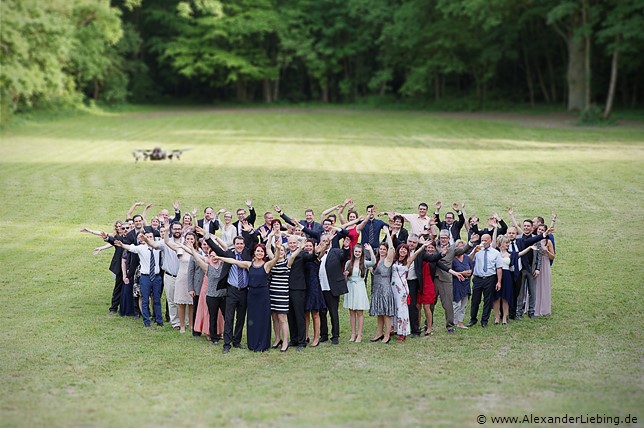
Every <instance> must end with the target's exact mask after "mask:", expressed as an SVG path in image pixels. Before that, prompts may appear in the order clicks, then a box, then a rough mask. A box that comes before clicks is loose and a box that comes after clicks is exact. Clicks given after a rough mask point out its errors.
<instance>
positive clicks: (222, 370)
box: [0, 108, 644, 427]
mask: <svg viewBox="0 0 644 428" xmlns="http://www.w3.org/2000/svg"><path fill="white" fill-rule="evenodd" d="M0 138H1V140H0V148H1V149H2V156H1V157H0V167H1V168H0V178H1V182H2V188H1V189H2V190H0V197H2V208H1V210H2V211H1V213H2V215H1V217H0V218H1V220H0V226H1V227H0V239H1V241H2V245H1V246H0V263H1V266H2V270H1V272H2V274H0V302H2V305H3V316H2V317H1V318H0V319H1V320H2V327H1V331H2V334H1V335H0V337H1V338H0V426H45V425H47V426H110V427H111V426H135V425H138V426H152V425H162V426H169V425H174V426H188V425H189V423H191V424H193V425H195V426H211V425H217V426H222V425H224V424H226V425H230V424H235V425H238V426H255V425H263V426H276V425H279V426H282V425H286V426H307V425H316V426H317V425H321V426H337V425H351V426H370V427H371V426H383V427H385V426H448V425H454V426H476V425H477V423H476V417H477V416H478V415H480V414H483V415H486V416H487V417H488V421H489V417H491V416H502V415H515V416H521V417H523V415H524V414H526V413H528V414H530V413H533V414H538V415H541V416H546V415H552V416H557V415H558V416H562V415H564V414H569V415H586V414H591V415H593V414H597V413H598V414H600V415H603V414H606V415H608V416H622V417H623V416H626V415H628V414H629V413H630V414H631V415H635V416H637V417H638V418H643V419H644V411H643V410H644V406H643V405H642V403H643V402H644V400H643V398H644V397H643V386H644V383H643V382H642V379H643V375H644V372H643V363H642V362H643V361H644V360H643V357H644V355H643V352H642V345H643V340H642V327H643V323H642V319H643V315H644V314H643V312H644V311H643V308H644V305H643V304H642V298H643V297H644V296H643V294H644V293H643V292H642V274H643V273H644V272H643V269H642V268H641V266H640V263H641V261H642V260H643V258H644V251H643V250H642V246H641V242H642V239H643V238H644V233H642V225H644V221H643V220H644V210H643V209H644V206H643V205H644V204H643V201H644V198H643V196H644V177H643V174H642V170H643V167H644V125H640V126H633V125H631V126H620V127H610V128H600V129H595V128H578V127H529V126H527V125H522V124H520V123H516V122H511V121H480V120H475V119H463V118H459V117H450V116H449V115H448V116H445V115H438V114H429V113H421V112H374V111H371V112H361V111H355V110H346V111H345V110H339V109H333V110H314V109H309V110H283V111H282V110H243V109H239V110H234V109H233V110H211V109H190V108H181V109H167V108H165V109H159V110H153V109H150V108H146V109H141V110H138V111H137V110H135V111H132V112H125V113H105V114H102V115H81V116H76V117H70V118H67V119H58V120H55V121H54V120H52V121H45V120H40V121H35V122H27V123H25V124H23V125H21V126H17V127H13V128H11V129H8V130H4V131H2V132H1V133H0ZM155 145H161V146H163V147H164V148H166V149H173V148H190V150H189V151H187V152H186V153H185V154H184V156H183V158H182V159H181V161H178V162H177V161H175V162H172V163H170V162H165V163H162V162H156V163H153V162H139V163H138V164H135V163H134V161H133V158H132V155H131V151H132V150H133V149H136V148H152V147H154V146H155ZM247 196H251V197H252V198H253V201H254V205H255V206H256V207H257V211H258V214H259V215H261V214H262V213H263V212H264V211H266V210H268V209H270V207H271V206H272V205H273V204H274V203H279V204H281V206H282V207H283V209H284V210H285V211H286V212H287V213H289V214H294V215H296V216H302V213H303V211H304V208H307V207H311V208H313V209H315V210H316V212H317V213H319V212H321V211H322V210H323V209H325V208H328V207H329V206H331V205H334V204H337V203H339V202H341V201H342V200H343V199H344V197H346V196H351V197H353V199H354V200H355V201H356V202H357V204H358V206H359V207H360V209H361V210H364V207H365V206H366V205H367V204H369V203H376V204H377V205H378V206H379V207H380V208H381V209H396V210H398V211H403V212H414V211H415V209H416V206H417V205H418V203H419V202H421V201H426V202H428V203H430V206H431V205H432V204H433V202H435V201H436V200H442V201H443V203H444V206H447V205H451V203H452V202H454V201H461V200H465V201H466V202H467V212H468V214H470V213H471V214H478V215H479V216H481V217H483V216H486V215H488V214H489V213H491V212H492V211H494V210H497V211H499V213H500V214H501V215H502V216H503V217H504V218H506V219H507V214H506V213H505V209H506V208H507V207H508V206H509V205H512V206H513V207H514V208H515V212H516V214H517V218H519V219H521V218H524V217H530V218H532V217H533V216H535V215H542V216H544V217H546V218H548V217H549V213H550V211H551V210H553V209H555V210H556V211H557V213H558V215H559V218H558V221H557V231H556V243H557V259H556V261H555V264H554V266H553V314H552V316H550V317H548V318H544V319H538V320H534V321H530V320H526V321H521V322H520V323H513V324H511V325H510V326H508V327H507V328H506V329H501V328H493V327H491V328H488V329H487V330H483V329H481V328H473V329H470V330H468V331H458V334H457V335H455V336H448V335H447V334H446V333H445V332H444V329H442V328H440V327H441V326H442V324H443V322H444V315H443V312H442V309H437V313H436V326H437V327H439V328H438V333H437V334H436V335H435V336H433V337H430V338H428V339H424V338H423V339H415V340H408V341H407V342H406V343H404V344H395V343H390V344H389V345H383V344H381V343H377V344H371V343H368V342H367V343H361V344H354V343H348V334H347V332H348V331H349V324H348V315H347V314H346V313H345V311H344V310H341V313H342V318H341V336H342V337H341V345H340V346H338V347H332V346H331V345H329V344H322V345H321V346H320V347H318V348H316V349H307V350H306V351H305V352H302V353H295V352H291V351H289V352H287V353H286V354H280V353H279V352H269V353H266V354H261V355H258V354H253V353H249V352H246V351H237V350H233V352H232V353H231V354H229V355H226V356H224V355H222V353H221V347H213V346H211V345H208V344H207V343H206V341H205V340H201V341H196V340H194V339H192V338H191V337H189V336H179V334H177V333H176V332H175V331H173V330H171V329H170V328H169V327H165V328H163V329H159V328H153V329H151V330H144V329H143V328H142V323H141V322H136V321H135V320H133V319H129V318H128V319H123V318H120V317H114V316H110V315H108V311H107V309H108V304H109V299H110V295H111V290H112V285H113V282H112V278H111V275H110V273H109V271H108V270H107V267H108V265H109V260H110V258H111V251H105V252H103V253H102V254H101V255H100V256H98V257H94V256H92V254H91V250H92V249H93V248H94V247H95V246H98V245H100V243H101V242H100V240H99V239H98V238H96V237H93V236H89V235H85V234H81V233H79V231H78V230H79V228H80V227H81V226H87V227H90V228H96V229H110V225H111V224H112V222H113V221H114V219H116V218H122V217H123V216H124V214H125V211H127V209H128V208H129V206H130V205H131V204H132V202H134V201H136V200H143V201H146V202H151V203H154V204H155V208H154V210H158V209H160V208H162V207H165V208H171V204H172V201H173V200H174V199H176V198H178V199H179V200H180V201H181V203H182V209H184V210H186V211H187V210H190V209H191V208H192V207H198V208H199V209H200V211H201V210H202V209H203V207H204V206H206V205H213V206H214V207H215V208H216V209H217V208H220V207H226V208H228V209H235V208H237V207H240V206H243V202H244V200H245V198H246V197H247ZM444 211H445V210H444ZM626 250H628V251H626ZM374 331H375V320H374V319H372V318H368V319H367V320H366V325H365V334H366V335H370V334H372V333H373V332H374ZM235 351H236V352H235ZM488 423H490V422H488Z"/></svg>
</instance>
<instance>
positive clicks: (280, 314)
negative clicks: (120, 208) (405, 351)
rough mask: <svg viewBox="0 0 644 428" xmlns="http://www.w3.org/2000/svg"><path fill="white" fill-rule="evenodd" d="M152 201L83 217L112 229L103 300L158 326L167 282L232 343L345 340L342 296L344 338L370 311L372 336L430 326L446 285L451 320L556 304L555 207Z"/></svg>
mask: <svg viewBox="0 0 644 428" xmlns="http://www.w3.org/2000/svg"><path fill="white" fill-rule="evenodd" d="M141 206H143V207H144V208H143V212H142V213H141V214H134V211H135V210H136V209H137V208H138V207H141ZM151 207H152V205H151V204H148V205H146V204H144V203H143V202H137V203H135V204H134V205H133V206H132V207H131V208H130V210H129V211H128V212H127V214H126V220H124V221H120V220H118V221H116V222H115V223H114V231H113V233H106V232H103V231H98V230H91V229H88V228H82V229H81V232H87V233H92V234H95V235H98V236H100V237H101V238H102V239H103V240H104V241H105V242H106V244H105V245H103V246H102V247H98V248H96V249H95V250H94V254H95V255H96V254H98V253H100V252H101V251H103V250H106V249H109V248H114V254H113V257H112V260H111V264H110V271H111V272H112V273H113V275H114V278H115V283H114V289H113V293H112V301H111V305H110V309H109V310H110V312H112V313H118V314H120V315H121V316H133V317H136V318H142V320H143V325H144V327H146V328H149V327H151V326H152V324H153V323H155V324H156V325H158V326H163V325H164V317H163V306H164V305H162V295H163V294H164V293H165V322H166V323H168V322H169V323H170V324H171V326H172V328H174V329H175V330H177V331H178V332H179V333H186V332H187V331H191V332H192V335H193V336H195V337H200V336H205V337H206V338H207V339H208V340H210V341H211V342H212V343H213V344H218V343H219V342H220V341H223V352H224V353H229V352H230V351H231V349H233V348H239V349H244V348H248V349H249V350H252V351H255V352H263V351H267V350H269V349H271V348H273V349H279V350H280V351H281V352H286V351H287V350H288V349H289V347H296V348H297V350H298V351H301V350H303V349H305V348H306V347H307V346H308V347H316V346H318V345H319V344H320V343H322V342H326V341H330V342H331V343H332V344H336V345H337V344H338V343H339V339H340V322H339V306H340V299H341V297H342V296H343V307H344V309H347V310H348V311H349V325H350V330H351V335H350V338H349V341H350V342H362V340H363V333H364V317H365V312H368V314H369V316H373V317H376V319H377V327H376V331H375V332H374V333H373V335H372V336H371V337H370V338H369V341H371V342H382V343H389V342H390V341H391V340H392V338H393V337H395V338H396V339H395V340H396V341H398V342H403V341H405V340H406V339H407V337H409V336H411V337H419V336H421V335H422V336H429V335H432V334H433V332H434V321H435V320H434V307H435V305H436V304H437V303H438V300H439V299H440V304H441V306H442V307H443V310H444V313H445V328H446V329H447V333H449V334H453V333H455V329H457V328H461V329H467V328H470V327H473V326H474V325H476V324H477V323H480V326H481V327H483V328H486V327H487V326H488V323H489V320H490V317H491V316H493V317H494V324H495V325H500V326H506V325H507V324H508V322H509V321H510V320H514V321H518V320H521V319H522V318H523V317H524V315H525V314H527V316H528V317H529V318H534V317H537V316H546V315H549V314H550V311H551V309H550V308H551V270H550V269H551V265H552V262H553V260H554V258H555V241H554V236H553V232H554V225H555V222H556V214H555V213H554V212H553V213H552V219H551V224H550V225H549V226H547V225H546V224H545V221H544V219H543V218H542V217H539V216H537V217H534V218H533V219H525V220H523V222H522V224H519V223H517V221H516V219H515V217H514V212H513V210H512V208H509V209H508V210H507V212H508V216H509V219H510V221H511V225H510V226H508V225H507V224H506V222H505V221H504V220H503V219H502V218H501V217H500V216H499V215H498V214H497V213H496V212H495V213H493V214H492V215H491V216H489V217H488V218H487V223H486V224H484V223H482V222H481V221H480V219H479V218H478V217H476V216H470V217H469V218H467V219H466V216H467V215H466V213H465V203H462V204H460V205H459V204H458V203H454V204H452V211H449V212H447V213H445V215H444V218H443V219H441V214H440V211H441V209H442V204H441V202H436V203H435V204H434V212H433V214H430V213H429V206H428V205H427V204H426V203H420V204H419V205H418V212H417V213H412V214H405V213H399V212H395V211H378V210H377V208H376V207H375V206H374V205H368V206H367V207H366V211H365V213H364V214H360V213H359V212H358V211H357V210H356V209H355V204H354V202H353V201H352V200H351V199H350V198H347V199H346V200H345V201H343V202H342V203H341V204H338V205H335V206H333V207H330V208H328V209H326V210H324V211H323V212H322V214H321V217H320V222H317V221H316V220H315V214H314V212H313V210H311V209H306V210H305V211H304V218H303V219H302V220H298V219H296V218H295V217H293V216H289V215H287V214H286V213H285V212H284V211H283V210H282V209H281V207H280V206H279V205H274V206H273V210H271V211H266V212H265V213H264V215H263V220H264V221H263V223H262V224H261V225H259V226H257V227H256V226H255V223H256V220H257V214H256V211H255V209H254V207H253V204H252V200H251V199H248V200H247V201H246V208H239V209H238V210H237V211H236V212H235V214H236V220H234V221H233V214H232V213H231V212H229V211H227V210H226V209H224V208H222V209H220V210H219V211H217V212H215V211H214V209H213V208H212V207H207V208H205V209H204V211H203V218H202V219H197V218H196V217H197V210H196V209H193V210H192V212H191V213H185V214H184V215H183V216H182V215H181V211H180V205H179V202H178V201H176V202H175V203H174V204H173V208H174V217H173V218H170V212H169V211H168V210H167V209H163V210H161V211H160V212H159V214H158V215H155V216H153V217H152V218H151V219H150V220H149V223H148V221H147V219H146V216H147V214H148V210H149V209H150V208H151ZM345 211H346V217H345ZM368 283H370V284H371V293H369V292H368V291H367V289H368V287H367V284H368ZM481 300H483V309H482V312H481V314H480V319H479V307H480V305H481ZM468 304H469V318H467V315H468ZM150 306H152V310H150ZM423 315H424V318H425V320H424V322H423ZM329 321H330V324H331V325H330V329H329ZM244 325H246V339H247V342H246V346H244V345H243V344H242V335H243V330H244ZM271 326H272V331H271Z"/></svg>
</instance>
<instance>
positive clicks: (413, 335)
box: [410, 333, 420, 337]
mask: <svg viewBox="0 0 644 428" xmlns="http://www.w3.org/2000/svg"><path fill="white" fill-rule="evenodd" d="M410 337H420V334H418V333H412V334H411V335H410Z"/></svg>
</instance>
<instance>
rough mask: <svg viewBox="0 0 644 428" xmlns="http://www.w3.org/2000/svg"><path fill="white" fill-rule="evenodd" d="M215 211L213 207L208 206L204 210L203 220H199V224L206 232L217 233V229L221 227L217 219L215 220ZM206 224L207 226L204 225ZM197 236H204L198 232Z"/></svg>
mask: <svg viewBox="0 0 644 428" xmlns="http://www.w3.org/2000/svg"><path fill="white" fill-rule="evenodd" d="M214 213H215V211H214V210H213V209H212V207H206V209H205V210H203V215H204V218H202V219H201V220H197V226H199V227H200V228H202V229H203V230H205V231H206V232H208V233H210V234H213V235H214V234H215V232H216V231H217V229H219V225H218V224H217V221H216V220H215V215H214ZM204 224H205V225H206V227H204ZM197 236H198V237H199V238H203V236H202V235H201V234H199V233H197Z"/></svg>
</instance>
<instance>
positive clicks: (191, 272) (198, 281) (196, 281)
mask: <svg viewBox="0 0 644 428" xmlns="http://www.w3.org/2000/svg"><path fill="white" fill-rule="evenodd" d="M203 276H204V273H203V271H202V270H201V268H200V267H199V265H198V264H197V262H196V261H195V258H194V257H190V263H188V291H194V292H195V293H196V294H197V296H199V293H201V285H202V284H203Z"/></svg>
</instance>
